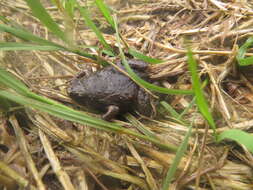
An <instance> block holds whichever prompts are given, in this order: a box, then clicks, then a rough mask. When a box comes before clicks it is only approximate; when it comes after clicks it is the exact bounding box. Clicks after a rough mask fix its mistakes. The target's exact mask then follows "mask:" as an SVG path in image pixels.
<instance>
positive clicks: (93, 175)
mask: <svg viewBox="0 0 253 190" xmlns="http://www.w3.org/2000/svg"><path fill="white" fill-rule="evenodd" d="M42 2H43V5H44V6H45V7H46V8H47V10H48V12H49V13H50V15H51V16H52V17H53V19H54V20H56V21H57V23H58V24H59V26H60V27H61V28H62V29H63V28H65V32H66V33H67V34H69V35H70V36H71V39H72V41H73V43H74V44H78V45H82V47H83V49H82V50H83V51H86V52H89V53H93V54H96V55H98V54H100V55H101V56H102V57H103V59H105V60H107V61H111V62H114V61H115V60H116V59H117V58H116V57H111V56H108V55H106V54H104V53H102V52H100V51H99V50H96V49H94V48H90V46H97V47H99V48H100V49H102V46H101V44H99V41H98V38H97V36H96V35H95V34H94V33H93V32H92V30H90V29H89V28H88V27H87V26H85V24H84V22H83V19H82V18H81V16H80V15H79V13H78V12H77V13H76V14H75V16H74V20H73V21H74V22H73V23H69V22H67V21H66V17H64V14H63V13H62V12H61V11H59V9H57V7H56V6H55V5H53V4H52V2H51V1H47V0H44V1H42ZM105 2H106V3H107V5H108V6H109V7H110V9H111V11H112V12H114V13H115V14H116V15H117V18H118V22H119V29H120V33H121V35H122V37H123V39H124V40H125V43H126V44H128V46H129V47H132V48H135V49H136V50H138V51H140V52H142V53H143V54H145V55H147V56H150V57H153V58H157V59H161V60H164V62H163V63H161V64H152V65H150V66H149V73H150V77H151V78H152V79H156V80H159V81H161V82H162V84H163V86H164V87H167V88H171V89H185V90H188V89H191V88H192V83H191V75H190V72H189V69H188V64H187V56H186V53H187V46H189V45H190V47H191V49H192V52H193V53H194V57H195V59H196V61H197V63H198V74H199V76H200V78H201V80H202V81H203V82H206V83H207V84H206V86H205V88H204V92H205V94H204V95H205V97H206V99H207V100H208V104H209V109H210V110H211V113H212V116H213V118H214V121H215V124H216V127H217V129H216V132H217V134H220V133H221V132H223V131H226V130H228V129H231V128H233V129H240V130H244V131H247V132H249V133H251V131H252V126H253V119H252V118H253V117H252V112H253V86H252V81H253V74H252V73H253V67H252V66H247V67H239V64H238V61H237V59H236V55H237V53H238V49H239V48H240V47H241V46H242V45H243V43H245V41H246V40H247V39H248V38H249V37H250V36H251V35H252V32H253V29H252V27H251V26H252V21H253V19H252V17H253V3H252V2H251V1H247V0H245V1H243V0H241V1H239V0H237V1H236V0H235V1H232V0H231V1H219V0H199V1H197V0H185V1H183V0H182V1H168V0H157V1H144V0H138V1H132V0H129V1H121V0H114V1H110V0H108V1H105ZM81 4H82V5H87V6H88V9H89V10H90V12H91V13H92V18H93V21H94V22H95V23H96V24H97V26H98V27H99V28H100V30H101V31H102V32H104V37H105V39H106V41H107V42H108V43H109V44H110V45H111V46H112V47H114V48H115V49H117V48H116V47H118V44H117V40H116V37H115V35H114V33H113V31H112V28H111V27H110V25H109V24H107V23H106V20H105V19H104V18H103V17H102V14H101V13H100V12H99V10H98V9H97V8H96V6H95V5H94V3H93V2H92V1H85V2H81ZM0 13H1V16H4V17H5V18H7V19H8V20H9V21H8V22H6V21H4V20H3V19H1V20H0V24H8V25H9V26H16V24H19V25H21V26H22V27H24V28H26V29H27V30H29V31H30V32H32V33H33V34H35V35H38V36H41V37H42V38H45V39H49V40H50V41H54V42H56V43H60V44H63V42H62V41H61V40H60V39H58V38H57V37H56V36H54V35H53V34H52V33H51V32H50V31H48V30H47V29H46V27H45V26H44V25H42V24H41V23H40V22H39V20H38V19H36V18H35V17H33V16H32V14H31V11H30V8H29V7H28V6H27V5H26V3H25V1H22V0H17V1H14V0H2V1H1V2H0ZM0 31H1V30H0ZM0 39H1V42H23V41H22V40H21V39H18V38H16V37H14V36H13V35H11V34H9V33H5V32H1V33H0ZM125 50H126V49H125ZM247 52H248V53H247V56H252V49H249V50H248V51H247ZM0 66H1V67H4V68H6V69H7V70H8V71H9V72H11V73H12V74H14V75H15V76H16V77H17V78H18V79H19V80H21V81H22V82H24V83H25V84H26V85H27V86H28V87H29V89H30V90H31V91H33V92H35V93H37V94H39V95H42V96H45V97H48V98H51V99H54V100H56V101H58V102H61V103H62V104H64V105H67V106H69V107H72V108H74V109H76V110H79V109H80V108H79V107H78V106H77V105H74V103H73V102H72V101H71V100H70V98H69V97H68V95H67V92H66V88H67V87H68V84H69V81H70V80H71V78H72V77H73V76H74V75H76V74H77V73H78V72H80V71H81V70H85V71H91V70H93V71H94V70H97V69H100V67H101V66H99V65H97V64H96V63H95V62H94V61H93V60H91V59H87V58H84V57H82V56H80V55H77V54H75V53H71V52H67V51H0ZM165 101H166V102H167V103H168V104H170V105H171V106H172V107H173V108H174V109H175V110H176V111H177V112H178V113H182V112H183V111H184V110H185V109H186V110H187V111H186V112H185V114H184V115H183V116H182V118H181V119H180V120H176V119H175V117H174V116H173V115H171V114H170V113H169V112H168V111H167V110H166V109H165V108H164V107H162V106H160V107H159V108H157V109H158V112H159V116H158V117H157V118H154V119H151V118H146V117H143V116H138V115H136V116H133V115H130V114H127V115H125V116H124V118H123V120H121V121H119V120H115V121H114V122H115V123H118V124H120V125H123V126H124V127H125V128H126V129H131V130H133V131H135V132H139V133H144V134H147V133H149V134H150V133H152V134H153V135H155V136H156V137H157V138H158V139H159V140H160V141H162V142H163V143H164V144H169V145H172V146H176V147H178V146H179V145H180V144H181V143H182V141H183V139H184V137H185V135H186V133H187V131H188V129H189V126H190V125H192V134H191V137H190V139H189V143H188V148H187V151H186V152H185V154H184V156H183V158H182V160H181V162H180V163H179V165H178V167H177V171H176V174H175V176H174V178H173V180H172V182H171V185H170V189H203V190H209V189H219V190H223V189H224V190H225V189H226V190H228V189H241V190H249V189H252V188H253V186H252V176H253V171H252V161H253V160H252V159H253V157H252V154H251V153H250V151H248V150H247V149H246V148H245V147H244V146H241V145H239V144H236V143H234V142H232V141H222V142H221V143H217V142H215V138H214V134H213V129H212V128H211V127H210V125H209V124H208V123H207V122H206V121H205V119H204V118H203V117H202V115H201V114H200V112H199V110H198V108H197V106H196V105H195V104H193V105H192V101H193V97H192V95H168V97H167V98H166V99H165ZM193 103H194V102H193ZM1 111H2V112H1V113H2V115H1V117H0V189H4V188H3V186H5V187H6V188H7V189H17V186H22V185H23V186H26V185H27V184H29V186H27V189H45V188H47V189H80V190H81V189H89V190H99V189H103V190H104V189H110V190H123V189H134V190H137V189H145V190H146V189H162V184H163V180H164V179H165V176H166V173H167V171H168V169H169V168H170V167H171V164H172V162H173V159H174V158H175V154H176V153H175V151H173V150H170V151H169V150H167V149H164V148H162V147H160V146H158V145H157V144H154V143H151V142H149V141H147V140H143V139H140V138H136V137H133V136H130V135H128V134H122V133H118V132H116V133H115V132H111V131H109V132H108V131H103V130H99V129H95V128H92V127H91V126H89V125H81V124H78V123H76V122H71V121H67V120H64V119H59V118H57V117H53V116H50V115H49V114H47V113H44V112H40V111H38V110H36V109H32V108H29V107H26V108H24V109H23V107H22V106H20V105H14V107H13V110H9V111H8V112H7V113H6V112H5V110H1ZM85 113H87V112H85ZM88 114H89V115H92V116H94V117H100V116H99V115H97V114H94V113H88ZM11 172H15V173H11ZM40 179H42V180H40ZM1 184H2V185H1Z"/></svg>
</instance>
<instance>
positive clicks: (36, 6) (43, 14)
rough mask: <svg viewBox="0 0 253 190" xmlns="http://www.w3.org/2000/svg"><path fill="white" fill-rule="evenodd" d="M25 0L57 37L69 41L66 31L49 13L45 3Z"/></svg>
mask: <svg viewBox="0 0 253 190" xmlns="http://www.w3.org/2000/svg"><path fill="white" fill-rule="evenodd" d="M25 1H26V3H27V5H28V6H29V7H30V9H31V10H32V13H33V15H34V16H35V17H37V18H38V19H39V20H40V21H41V22H42V23H43V24H44V25H45V26H46V27H47V28H48V29H49V30H50V31H51V32H52V33H54V34H55V35H56V36H57V37H59V38H60V39H62V40H63V41H65V42H68V40H67V36H66V35H65V33H64V32H63V31H62V30H61V29H60V27H59V26H58V24H57V23H56V22H55V21H54V20H53V19H52V17H51V16H50V15H49V14H48V12H47V11H46V9H45V8H44V7H43V5H42V4H41V2H40V1H39V0H25Z"/></svg>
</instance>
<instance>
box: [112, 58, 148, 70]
mask: <svg viewBox="0 0 253 190" xmlns="http://www.w3.org/2000/svg"><path fill="white" fill-rule="evenodd" d="M127 62H128V64H129V65H130V67H131V68H132V69H136V70H138V71H145V70H146V69H147V68H148V63H146V62H144V61H140V60H136V59H128V60H127ZM116 65H117V66H120V67H122V65H123V63H121V61H120V60H118V61H117V62H116Z"/></svg>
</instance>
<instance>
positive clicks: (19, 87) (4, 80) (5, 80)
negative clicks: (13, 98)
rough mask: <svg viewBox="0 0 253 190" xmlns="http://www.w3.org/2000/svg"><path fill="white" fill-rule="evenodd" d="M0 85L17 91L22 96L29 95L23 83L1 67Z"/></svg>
mask: <svg viewBox="0 0 253 190" xmlns="http://www.w3.org/2000/svg"><path fill="white" fill-rule="evenodd" d="M0 84H3V85H4V86H6V87H9V88H12V89H14V90H16V91H17V92H18V93H20V94H25V95H26V94H27V93H28V92H29V89H28V88H27V87H26V86H25V85H24V83H22V82H21V81H19V80H17V79H16V78H15V77H13V75H11V74H10V73H9V72H7V71H6V70H4V69H2V68H1V67H0Z"/></svg>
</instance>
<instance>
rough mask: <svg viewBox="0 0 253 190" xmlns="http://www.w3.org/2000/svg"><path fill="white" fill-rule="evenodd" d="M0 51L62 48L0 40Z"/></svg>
mask: <svg viewBox="0 0 253 190" xmlns="http://www.w3.org/2000/svg"><path fill="white" fill-rule="evenodd" d="M0 50H1V51H16V50H28V51H33V50H40V51H56V50H64V49H63V48H61V47H57V46H49V45H34V44H26V43H16V42H0Z"/></svg>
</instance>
